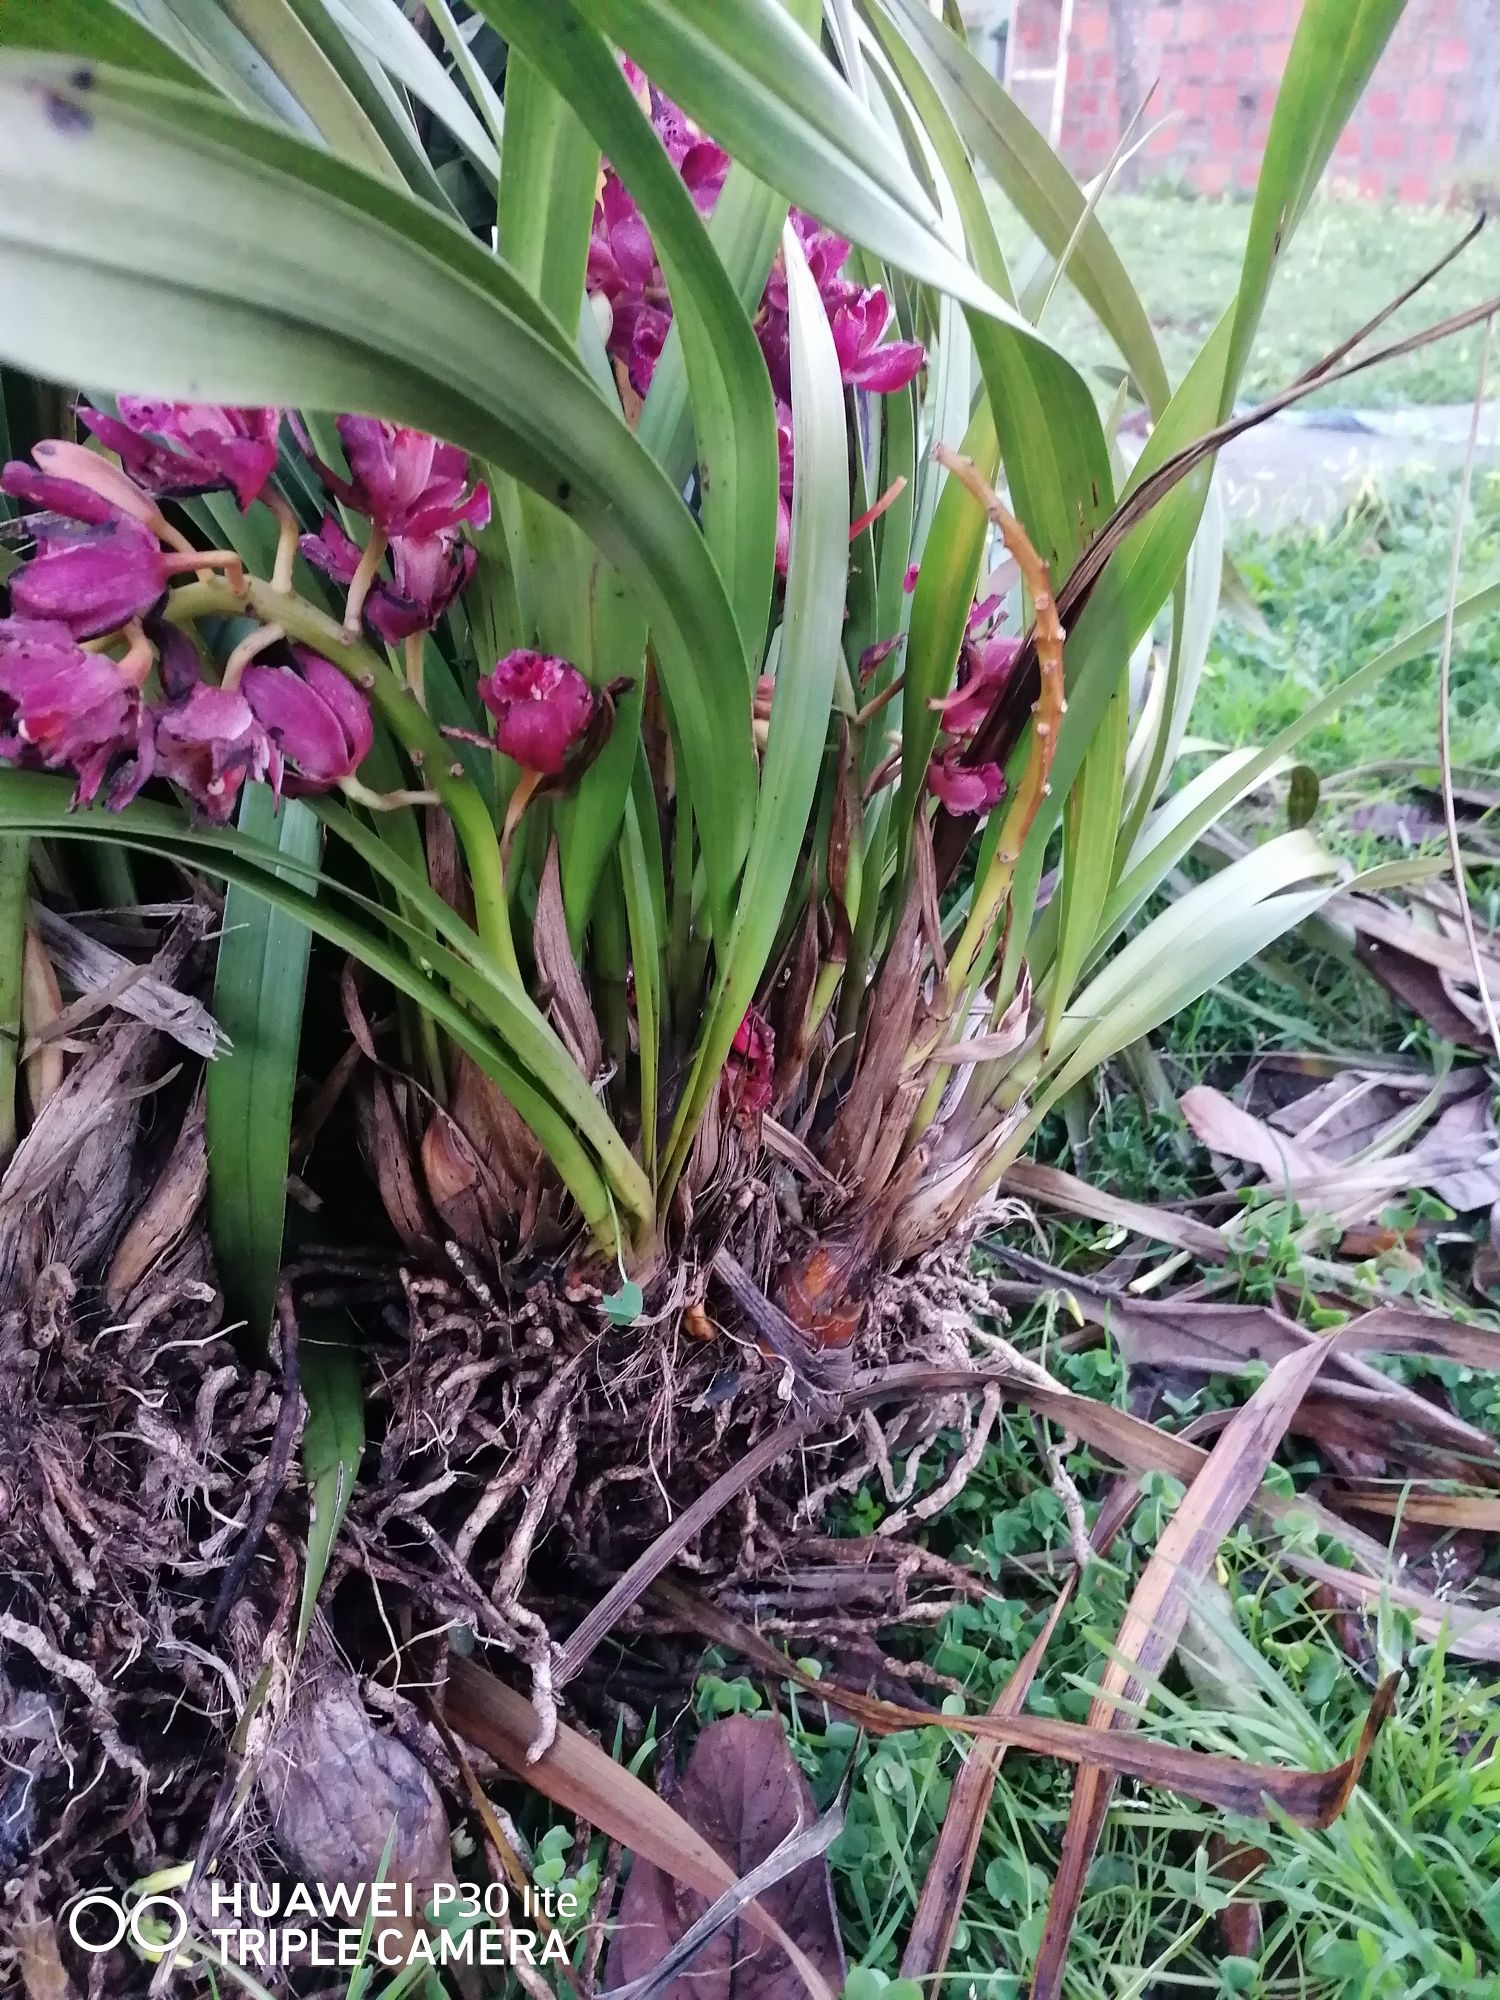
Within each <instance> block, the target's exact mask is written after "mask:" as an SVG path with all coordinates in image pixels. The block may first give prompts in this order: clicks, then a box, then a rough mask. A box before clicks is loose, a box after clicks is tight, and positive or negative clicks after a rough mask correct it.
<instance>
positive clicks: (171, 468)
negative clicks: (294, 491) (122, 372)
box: [78, 396, 281, 514]
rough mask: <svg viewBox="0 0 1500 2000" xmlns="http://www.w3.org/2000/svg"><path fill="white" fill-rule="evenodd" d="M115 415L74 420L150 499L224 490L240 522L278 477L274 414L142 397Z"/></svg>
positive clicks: (129, 399)
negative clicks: (236, 504)
mask: <svg viewBox="0 0 1500 2000" xmlns="http://www.w3.org/2000/svg"><path fill="white" fill-rule="evenodd" d="M119 409H120V414H119V416H118V417H107V416H105V415H104V413H103V412H102V411H101V410H91V409H88V408H87V407H83V408H80V410H79V412H78V414H79V416H80V417H82V419H83V421H84V422H85V423H86V424H87V425H88V427H89V429H90V430H91V431H92V432H93V433H94V436H95V437H96V438H98V440H99V442H100V444H102V445H104V446H105V447H106V449H108V450H109V451H112V452H113V453H114V454H115V456H116V457H117V458H118V459H119V461H120V463H121V465H122V466H123V467H124V468H125V470H126V472H127V473H129V475H130V477H131V478H132V479H135V480H138V481H139V482H140V484H141V485H142V486H143V487H145V489H146V491H147V492H148V493H156V494H161V495H165V496H169V497H179V498H180V497H184V496H186V495H187V494H190V493H218V492H223V491H225V490H228V491H230V492H232V493H233V494H234V497H235V499H236V500H237V501H238V502H239V507H240V512H241V513H242V514H244V513H247V512H248V511H249V508H250V505H251V502H252V501H255V500H258V499H259V498H260V497H261V495H262V493H264V491H265V488H266V481H267V480H268V479H269V478H270V477H271V474H272V473H273V472H274V471H275V470H276V449H277V447H276V437H277V433H278V431H279V430H280V428H281V412H280V410H278V409H270V408H266V409H236V408H233V407H231V406H229V405H226V404H221V403H161V402H156V401H154V400H153V399H152V398H150V397H147V396H121V397H120V398H119Z"/></svg>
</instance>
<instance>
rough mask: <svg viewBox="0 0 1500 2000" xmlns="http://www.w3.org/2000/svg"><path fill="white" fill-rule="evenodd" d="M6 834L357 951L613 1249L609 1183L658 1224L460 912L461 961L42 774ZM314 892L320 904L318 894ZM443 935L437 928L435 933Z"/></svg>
mask: <svg viewBox="0 0 1500 2000" xmlns="http://www.w3.org/2000/svg"><path fill="white" fill-rule="evenodd" d="M319 810H320V813H321V814H322V815H323V816H324V817H327V815H328V810H329V809H328V806H327V803H326V802H320V806H319ZM346 819H347V824H346V825H343V826H341V828H340V831H341V833H342V835H343V837H345V838H347V839H349V841H350V843H351V845H353V846H355V848H356V851H357V852H359V853H360V854H361V855H362V857H363V858H364V859H365V860H367V861H368V862H369V863H370V864H371V866H372V867H378V868H379V870H380V871H381V873H382V874H383V875H384V876H385V878H386V879H387V880H388V881H390V882H391V883H392V884H393V885H394V886H396V887H399V888H401V890H402V893H403V896H404V897H405V898H407V899H409V900H410V901H411V902H412V903H413V904H414V905H416V906H417V907H419V908H421V909H422V913H423V915H424V917H425V916H427V915H428V911H429V908H430V906H432V905H434V904H440V902H441V899H440V898H438V897H435V896H434V895H433V892H432V891H431V889H430V888H427V887H426V885H425V884H422V883H420V882H419V881H417V880H414V879H412V877H411V876H410V873H409V871H407V870H406V869H405V868H404V866H403V864H402V863H401V862H400V861H399V859H398V858H397V857H396V856H395V855H394V854H393V853H391V852H389V851H388V850H387V849H386V848H385V846H384V843H383V842H382V841H381V840H380V838H379V836H378V835H377V834H375V833H373V832H371V831H369V830H368V829H363V828H361V827H360V825H359V823H358V821H357V820H356V818H355V816H354V815H352V814H349V815H346ZM3 831H14V832H24V833H43V834H46V835H47V836H48V837H50V838H53V839H76V840H98V841H106V842H114V843H120V844H123V845H125V846H127V847H138V848H141V849H142V850H144V851H145V852H148V853H152V854H159V855H164V856H166V857H168V858H169V859H171V860H173V861H176V862H178V863H180V864H181V865H182V866H184V867H199V868H204V869H206V870H207V871H208V872H209V873H210V874H215V875H219V876H222V877H223V878H224V880H225V881H228V882H231V883H239V884H242V885H243V886H245V887H246V888H248V889H252V890H254V891H255V893H256V894H257V895H258V896H260V897H262V898H263V899H265V900H267V901H269V902H271V903H274V904H275V905H277V906H278V907H279V908H281V909H284V910H286V911H288V912H290V913H291V914H292V915H294V916H296V917H297V918H298V919H299V920H300V921H301V923H302V924H303V925H305V927H306V928H307V929H308V930H310V931H312V932H313V933H314V934H315V935H317V936H319V937H324V938H327V939H328V941H329V942H330V943H332V944H334V945H336V946H337V947H338V948H339V949H340V950H341V951H346V952H349V953H351V954H352V955H353V956H354V957H355V958H357V959H358V960H359V961H360V963H361V964H364V965H368V966H369V967H370V969H371V970H372V971H373V972H376V973H378V974H379V975H380V977H381V978H383V979H385V980H386V981H387V982H388V983H389V984H390V985H391V986H393V987H394V988H395V989H396V991H397V992H399V993H402V994H405V995H407V996H408V997H409V998H411V999H413V1000H415V1001H416V1002H417V1003H418V1004H419V1005H421V1006H422V1007H424V1008H425V1009H426V1010H427V1012H428V1013H429V1014H431V1015H432V1017H433V1018H434V1020H435V1021H436V1022H437V1023H438V1025H439V1027H440V1028H441V1029H442V1030H443V1032H444V1033H445V1034H447V1035H448V1036H450V1037H451V1038H452V1040H453V1041H454V1042H456V1043H457V1045H458V1046H459V1047H460V1048H461V1049H463V1050H464V1051H465V1053H466V1054H468V1055H471V1056H472V1057H473V1058H474V1060H475V1061H476V1062H477V1063H478V1064H479V1066H480V1068H481V1069H482V1070H484V1072H485V1073H486V1075H488V1076H489V1077H491V1078H492V1079H493V1081H494V1082H495V1083H496V1084H498V1085H499V1087H500V1089H501V1091H502V1092H503V1094H504V1095H505V1096H506V1097H507V1098H508V1099H509V1100H510V1102H511V1103H512V1104H513V1105H514V1106H515V1108H516V1110H517V1111H518V1112H519V1113H520V1115H521V1117H522V1118H523V1119H524V1120H525V1122H526V1123H527V1124H528V1125H529V1126H530V1127H531V1130H532V1131H533V1132H534V1133H535V1134H536V1137H537V1138H538V1140H539V1141H540V1142H541V1144H542V1146H543V1148H544V1149H545V1151H546V1153H547V1156H548V1158H549V1159H550V1160H551V1162H552V1164H553V1166H554V1167H555V1168H556V1169H557V1172H558V1175H559V1177H560V1178H561V1179H562V1181H563V1182H564V1183H565V1185H566V1186H567V1187H568V1189H569V1191H570V1192H571V1193H572V1194H573V1196H574V1199H575V1200H576V1201H577V1202H578V1206H579V1208H580V1210H581V1211H582V1213H583V1215H584V1216H585V1218H586V1219H587V1221H588V1222H589V1224H590V1225H591V1227H592V1228H593V1229H594V1230H595V1232H596V1233H597V1234H598V1236H599V1237H600V1239H601V1241H603V1242H605V1243H609V1242H611V1241H612V1240H613V1234H614V1223H613V1221H612V1217H613V1215H614V1213H615V1205H614V1203H613V1202H611V1199H610V1197H609V1194H608V1193H607V1192H606V1189H605V1185H604V1178H603V1177H602V1176H603V1174H607V1176H608V1179H609V1182H610V1185H611V1186H612V1187H613V1189H614V1190H615V1195H616V1199H617V1201H618V1203H619V1204H620V1206H622V1207H623V1208H624V1209H625V1210H626V1211H628V1213H629V1214H631V1215H632V1216H635V1217H638V1218H641V1219H642V1220H647V1219H649V1217H650V1215H651V1212H652V1204H651V1191H650V1188H649V1185H648V1184H647V1182H646V1179H645V1176H644V1174H643V1173H642V1171H641V1167H640V1163H639V1161H637V1160H636V1159H634V1158H633V1157H632V1155H631V1154H630V1152H629V1150H628V1149H627V1148H626V1146H625V1144H624V1142H623V1140H622V1139H621V1138H620V1136H619V1134H618V1133H617V1132H616V1131H615V1129H614V1127H613V1126H612V1125H611V1124H610V1121H609V1118H608V1115H607V1113H606V1112H605V1110H604V1107H603V1106H602V1105H601V1104H600V1103H599V1101H598V1099H597V1098H596V1097H595V1096H594V1095H593V1093H592V1091H591V1090H590V1089H589V1087H588V1084H587V1083H586V1082H585V1080H584V1078H583V1076H582V1074H581V1072H580V1071H579V1069H578V1067H577V1065H576V1064H575V1063H573V1061H572V1060H571V1058H570V1057H568V1056H567V1054H566V1052H565V1050H564V1049H563V1047H562V1044H561V1043H560V1042H559V1041H558V1039H557V1036H556V1034H555V1033H554V1031H553V1030H552V1028H551V1027H550V1026H549V1024H548V1023H547V1021H546V1020H545V1018H544V1017H543V1015H542V1014H541V1013H540V1012H539V1010H538V1009H537V1007H536V1005H535V1003H534V1002H533V1001H532V1000H531V999H530V998H529V996H528V995H527V994H525V993H524V992H523V991H522V990H521V988H520V987H519V986H518V985H516V984H515V982H514V981H513V980H511V979H510V978H509V977H508V976H507V975H506V974H505V973H504V972H503V971H501V970H500V969H499V968H498V967H496V966H494V965H492V964H489V963H487V962H486V961H485V960H484V958H483V954H482V953H481V952H480V951H479V949H478V940H477V939H475V938H474V937H473V934H472V933H471V932H468V931H467V926H465V925H464V924H463V921H462V919H461V918H456V917H455V916H454V913H453V912H452V911H451V910H450V911H449V912H448V918H449V921H450V922H451V923H453V924H456V926H457V930H458V933H459V934H461V935H463V934H466V935H467V937H468V941H469V946H470V948H471V949H470V951H469V953H468V955H466V956H460V955H459V951H456V950H452V949H450V948H449V947H448V946H447V945H443V944H438V943H436V942H434V939H433V938H432V937H431V936H428V935H427V934H426V933H424V932H423V931H422V930H421V929H419V928H418V927H417V926H416V925H415V924H412V923H409V922H408V921H407V920H406V919H405V918H404V917H403V916H402V915H401V914H400V913H399V912H398V911H396V910H391V909H387V908H384V907H382V906H381V905H380V904H378V903H375V902H373V901H371V899H369V898H368V897H365V896H362V895H360V894H358V893H357V892H355V891H353V890H350V889H349V888H348V887H347V885H346V884H342V883H340V882H338V881H336V880H334V879H332V878H330V877H328V876H325V875H323V874H322V873H321V871H319V870H318V869H316V868H315V867H313V866H312V865H311V864H310V863H307V862H305V861H302V860H300V859H299V858H297V857H294V856H292V855H290V854H284V853H281V852H279V851H278V850H277V849H275V848H272V847H267V846H266V845H265V844H264V843H263V842H260V841H255V840H250V839H248V838H247V837H246V836H245V835H243V834H241V833H240V832H239V831H238V830H237V829H236V828H232V827H210V826H188V825H186V824H184V821H183V816H182V813H181V811H180V810H179V809H178V808H176V807H173V806H170V805H165V804H157V803H155V802H154V801H146V800H137V801H136V802H135V804H133V805H131V806H129V807H127V808H126V809H125V810H124V811H123V812H118V813H107V812H101V811H90V812H73V811H70V809H69V787H68V786H67V785H66V784H65V783H64V782H63V781H62V780H61V779H56V778H49V777H46V776H44V775H42V774H41V773H38V772H31V771H5V772H0V832H3ZM314 890H315V891H317V892H318V893H317V894H314V893H311V892H312V891H314ZM330 892H333V893H330ZM346 905H353V907H354V908H356V909H357V910H359V912H360V917H361V919H363V918H369V919H373V920H374V921H376V922H378V923H380V924H382V925H383V926H384V927H385V929H386V930H387V931H389V933H390V935H391V938H392V939H394V940H395V943H396V945H399V946H400V949H397V948H395V946H393V944H392V943H389V942H387V940H386V939H385V938H384V937H382V936H380V935H379V934H378V933H376V932H373V931H371V930H369V929H368V928H367V926H366V923H365V922H364V921H362V920H360V919H356V918H354V917H351V916H350V915H349V913H348V909H347V908H346V907H345V906H346ZM441 928H442V927H441V926H440V925H438V924H436V923H435V924H434V930H441Z"/></svg>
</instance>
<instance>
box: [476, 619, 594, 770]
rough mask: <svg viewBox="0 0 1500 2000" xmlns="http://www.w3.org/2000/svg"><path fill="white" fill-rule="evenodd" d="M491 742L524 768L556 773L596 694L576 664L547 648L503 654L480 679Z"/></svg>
mask: <svg viewBox="0 0 1500 2000" xmlns="http://www.w3.org/2000/svg"><path fill="white" fill-rule="evenodd" d="M479 699H480V700H481V701H482V702H483V703H484V705H485V707H486V708H487V709H488V710H489V712H490V714H491V715H493V716H494V718H495V747H496V749H498V750H501V751H503V752H504V754H505V755H506V756H507V757H511V758H513V759H514V760H515V762H516V763H518V764H519V765H520V766H521V768H522V769H523V770H526V771H532V772H536V773H539V774H540V775H541V776H543V777H547V778H555V777H556V776H557V775H558V773H559V772H560V771H561V770H562V768H563V765H564V764H565V763H566V762H567V759H568V753H569V752H570V751H571V750H573V749H574V748H575V747H576V746H577V745H578V744H579V743H581V742H582V741H583V738H584V737H585V736H586V735H587V733H588V728H589V724H590V723H591V722H592V721H593V719H594V712H595V706H596V702H595V695H594V690H593V689H592V688H591V687H590V686H589V684H588V682H587V681H586V680H585V679H584V677H583V675H582V674H581V673H579V671H578V669H577V667H575V666H573V665H571V664H570V663H569V662H568V661H567V660H560V659H557V658H555V657H554V656H553V655H551V654H549V653H534V652H530V651H528V650H525V649H523V650H521V651H518V652H514V653H507V654H506V655H505V658H504V659H503V660H499V661H497V662H496V665H495V670H494V672H493V673H491V674H486V675H485V676H484V678H483V679H482V680H481V681H480V683H479Z"/></svg>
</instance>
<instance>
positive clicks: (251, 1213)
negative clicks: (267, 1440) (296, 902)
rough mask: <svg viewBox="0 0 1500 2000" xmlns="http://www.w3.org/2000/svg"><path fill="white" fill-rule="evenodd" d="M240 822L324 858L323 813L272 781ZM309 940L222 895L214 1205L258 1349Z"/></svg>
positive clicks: (237, 1295)
mask: <svg viewBox="0 0 1500 2000" xmlns="http://www.w3.org/2000/svg"><path fill="white" fill-rule="evenodd" d="M239 826H240V831H241V833H243V834H245V835H246V836H247V837H248V838H250V839H251V840H258V841H262V842H264V843H266V844H267V845H268V846H271V847H273V848H275V849H277V850H279V851H280V852H282V853H284V854H286V855H288V856H290V857H292V858H293V859H294V860H300V861H303V862H311V861H315V860H316V859H317V856H318V850H319V845H320V841H321V835H320V833H319V830H318V822H317V820H316V818H315V817H314V816H313V814H312V813H311V812H310V811H309V810H308V808H307V807H306V806H305V805H303V804H301V802H300V801H299V800H296V799H288V800H286V801H285V802H284V804H283V806H282V809H281V811H280V812H279V813H278V812H277V811H276V810H275V808H274V806H273V805H272V801H271V794H270V792H269V791H268V790H267V789H266V787H265V786H264V785H252V786H251V787H249V788H248V789H247V791H246V793H245V796H244V800H243V802H242V804H241V806H240V813H239ZM284 879H290V878H284ZM311 942H312V938H311V934H310V933H309V932H308V930H307V929H306V927H305V926H304V925H303V924H302V923H300V922H299V921H298V919H297V918H296V917H294V916H292V915H290V914H289V913H288V912H287V911H286V910H284V909H279V908H278V907H277V906H276V905H275V904H274V903H269V902H267V901H265V899H264V898H263V897H260V896H257V895H254V894H252V893H251V891H249V890H248V889H241V888H231V889H230V891H229V893H228V895H227V896H226V897H225V899H224V928H223V935H222V936H221V937H220V939H219V960H218V969H217V971H216V973H215V976H214V1014H215V1017H216V1018H217V1020H218V1023H219V1026H220V1027H221V1028H222V1029H223V1030H224V1032H225V1034H226V1035H227V1036H228V1037H229V1041H230V1049H229V1052H228V1053H227V1054H226V1055H222V1056H220V1057H219V1058H218V1059H217V1061H215V1062H211V1063H210V1064H209V1065H208V1073H207V1078H206V1081H205V1084H204V1117H205V1123H206V1136H207V1141H208V1204H209V1217H210V1222H211V1226H212V1229H213V1239H214V1253H215V1255H216V1257H217V1258H218V1262H219V1269H220V1272H221V1273H222V1275H223V1279H224V1291H225V1296H226V1298H227V1299H228V1302H229V1309H230V1311H231V1312H233V1313H235V1314H236V1315H238V1316H240V1317H242V1318H243V1319H244V1320H245V1322H246V1324H247V1325H248V1326H249V1329H250V1337H251V1339H252V1341H254V1342H255V1344H256V1346H257V1347H259V1346H261V1345H262V1344H263V1343H264V1342H265V1340H266V1338H267V1335H268V1334H269V1332H270V1328H271V1320H272V1316H273V1312H274V1308H275V1301H276V1279H277V1276H278V1274H279V1272H280V1270H281V1238H282V1230H283V1228H284V1226H285V1220H286V1174H287V1147H288V1143H289V1140H290V1138H291V1130H292V1097H293V1094H294V1092H295V1090H296V1087H297V1058H298V1051H299V1049H300V1047H301V1043H302V995H303V990H304V988H305V986H306V984H307V956H308V947H309V945H310V944H311Z"/></svg>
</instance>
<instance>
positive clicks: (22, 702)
mask: <svg viewBox="0 0 1500 2000" xmlns="http://www.w3.org/2000/svg"><path fill="white" fill-rule="evenodd" d="M150 747H151V737H150V731H149V730H145V731H142V729H141V706H140V695H139V692H138V690H137V688H136V686H135V684H134V683H133V682H132V681H131V680H130V679H129V677H128V676H127V675H126V674H125V673H123V672H122V671H121V669H120V668H119V667H118V666H116V664H115V662H114V661H113V660H111V659H108V658H106V656H105V655H104V654H102V653H86V652H84V650H83V649H82V647H81V646H79V645H77V644H76V643H75V642H74V639H73V636H72V634H71V633H70V632H69V630H68V628H67V626H66V625H63V624H60V623H58V622H57V621H55V620H48V619H32V618H0V760H3V761H4V762H5V763H7V764H19V765H23V766H26V767H29V768H31V769H41V770H47V771H58V770H67V771H72V772H74V773H75V775H76V777H77V780H78V784H77V789H76V791H75V792H74V803H75V804H76V805H88V804H89V803H90V802H91V801H92V800H93V799H94V798H95V797H96V796H97V794H98V791H99V788H100V786H101V784H102V783H103V782H104V779H105V777H106V776H107V775H108V773H109V771H110V769H111V767H112V766H114V765H117V764H118V763H119V762H120V760H121V759H132V758H133V759H134V762H133V763H131V764H129V765H127V766H126V767H124V768H122V769H121V770H120V772H119V776H118V778H117V781H116V784H115V786H114V787H113V789H112V790H111V793H110V800H109V802H110V804H111V806H114V807H119V806H123V805H126V804H128V803H129V801H130V800H131V799H133V798H134V797H135V795H136V793H137V792H138V791H139V790H140V788H141V786H142V785H143V784H144V783H145V782H146V779H147V778H148V777H149V775H150V771H151V759H150Z"/></svg>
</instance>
